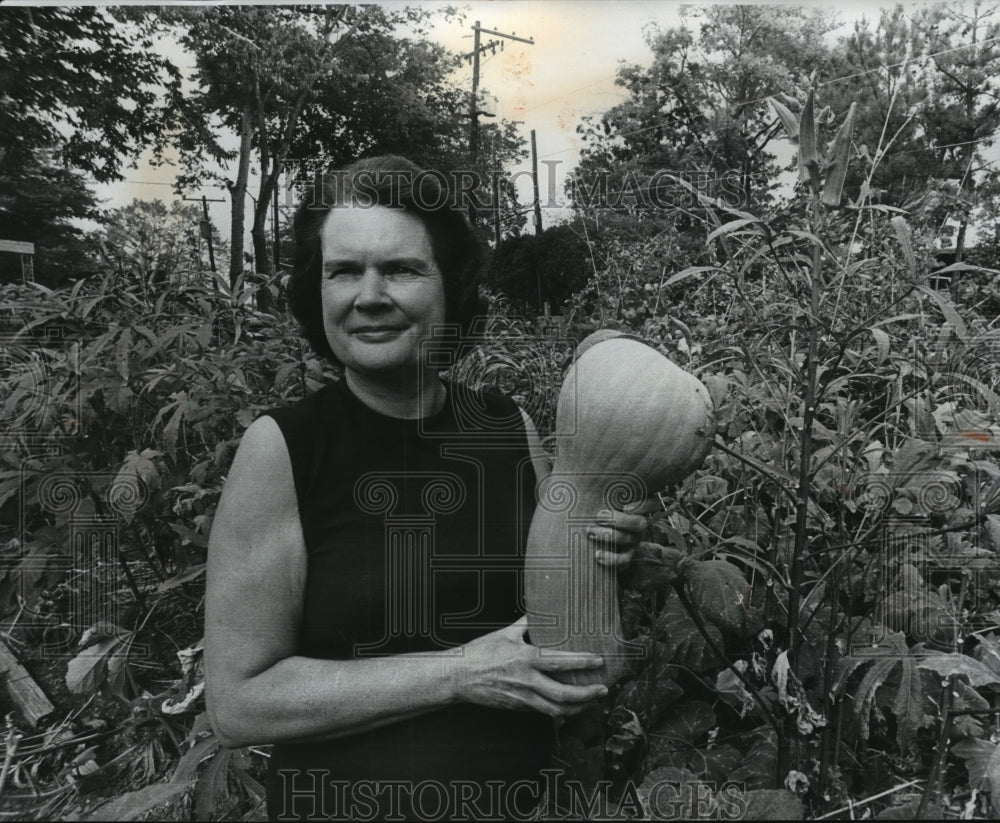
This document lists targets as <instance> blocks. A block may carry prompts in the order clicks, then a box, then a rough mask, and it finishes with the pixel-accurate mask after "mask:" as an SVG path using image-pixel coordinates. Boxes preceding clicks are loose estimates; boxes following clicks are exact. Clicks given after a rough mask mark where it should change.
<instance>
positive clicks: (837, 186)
mask: <svg viewBox="0 0 1000 823" xmlns="http://www.w3.org/2000/svg"><path fill="white" fill-rule="evenodd" d="M857 108H858V104H857V103H851V107H850V109H848V110H847V117H845V118H844V122H843V123H842V124H841V126H840V129H839V130H838V131H837V136H836V137H835V138H834V139H833V146H832V147H831V149H830V159H831V161H832V167H831V168H830V169H829V171H827V175H826V183H825V184H824V185H823V195H822V197H821V200H822V203H823V205H824V206H829V207H830V208H836V207H837V206H839V205H840V200H841V197H842V195H843V191H844V180H845V178H846V177H847V167H848V165H849V164H850V162H851V141H852V140H853V139H854V114H855V112H856V111H857Z"/></svg>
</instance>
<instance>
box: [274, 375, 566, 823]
mask: <svg viewBox="0 0 1000 823" xmlns="http://www.w3.org/2000/svg"><path fill="white" fill-rule="evenodd" d="M445 386H446V388H447V399H446V401H445V404H444V406H443V408H442V410H441V411H440V412H439V413H437V414H435V415H432V416H431V417H426V418H422V419H419V420H403V419H399V418H394V417H388V416H386V415H383V414H380V413H378V412H376V411H374V410H372V409H370V408H369V407H368V406H366V405H365V404H364V403H362V402H361V401H360V400H359V399H358V398H357V397H355V396H354V394H353V393H352V392H351V391H350V389H349V388H348V387H347V383H346V381H345V380H340V381H337V382H334V383H331V384H330V385H328V386H326V387H324V388H323V389H321V390H319V391H318V392H316V393H314V394H312V395H310V396H309V397H307V398H305V399H304V400H302V401H300V402H298V403H296V404H295V405H292V406H288V407H285V408H281V409H275V410H272V411H269V412H266V414H268V415H269V416H271V417H272V418H274V420H275V421H276V422H277V424H278V426H279V428H280V429H281V432H282V434H283V435H284V438H285V443H286V445H287V447H288V453H289V456H290V459H291V464H292V472H293V475H294V479H295V490H296V496H297V499H298V506H299V513H300V518H301V521H302V529H303V533H304V537H305V545H306V549H307V553H308V576H307V581H306V595H305V604H304V610H303V618H302V626H301V633H300V640H299V649H298V652H299V653H300V654H302V655H305V656H308V657H316V658H326V659H339V660H351V659H356V658H362V657H366V656H382V655H396V654H404V653H414V652H429V651H440V650H442V649H448V648H451V647H457V646H459V645H461V644H463V643H467V642H469V641H470V640H473V639H474V638H476V637H479V636H481V635H484V634H487V633H489V632H491V631H494V630H496V629H499V628H502V627H504V626H508V625H510V624H511V623H513V622H514V621H515V620H517V619H518V618H519V617H520V616H521V615H522V614H524V611H525V607H524V591H523V581H522V574H521V572H522V569H523V563H524V547H525V543H526V539H527V533H528V528H529V526H530V523H531V516H532V514H533V512H534V505H535V503H534V485H535V475H534V469H533V466H532V464H531V460H530V457H529V453H528V445H527V438H526V435H525V431H524V424H523V421H522V419H521V415H520V412H519V410H518V408H517V406H516V405H515V404H514V402H513V401H511V400H510V399H509V398H507V397H504V396H503V395H501V394H499V393H495V392H490V391H473V390H470V389H467V388H465V387H464V386H462V385H460V384H453V383H450V382H446V383H445ZM552 743H553V731H552V723H551V720H550V719H549V718H547V717H545V716H544V715H542V714H539V713H532V712H513V711H503V710H497V709H489V708H486V707H482V706H477V705H473V704H457V705H454V706H450V707H446V708H442V709H439V710H437V711H434V712H429V713H427V714H424V715H421V716H419V717H416V718H413V719H410V720H405V721H401V722H399V723H394V724H390V725H387V726H383V727H381V728H379V729H375V730H374V731H371V732H368V733H365V734H359V735H353V736H350V737H345V738H342V739H340V740H335V741H329V742H322V743H310V744H294V745H293V744H277V745H275V746H274V747H273V750H272V754H271V760H270V765H269V769H268V775H267V805H268V816H269V817H270V818H271V819H285V820H291V819H327V820H329V819H338V818H339V819H351V818H353V817H366V818H367V819H382V818H386V817H388V818H389V819H396V820H401V819H420V818H422V817H424V818H425V817H428V816H434V817H436V816H437V812H436V810H437V808H438V805H439V803H440V801H441V798H442V797H443V798H444V801H445V802H447V803H448V804H449V805H450V808H447V809H446V812H447V814H445V815H444V818H438V819H448V818H450V817H452V816H454V815H455V813H457V814H458V815H459V816H461V815H462V814H463V813H464V814H465V815H469V816H473V817H475V816H478V814H479V813H481V814H482V815H483V816H491V815H492V816H493V817H494V818H496V817H498V816H500V817H502V816H505V815H504V812H505V811H507V812H509V813H512V814H515V815H523V814H525V813H526V812H527V811H530V807H531V806H533V805H534V802H535V798H537V796H538V795H537V792H536V793H535V794H534V795H533V794H532V792H531V791H530V790H528V789H524V788H522V790H519V791H513V792H511V791H506V790H507V789H509V788H510V787H515V788H516V787H517V786H516V785H515V784H517V785H521V786H522V787H523V786H524V785H525V784H523V783H522V784H518V783H517V782H518V781H525V780H529V781H535V780H537V779H538V773H539V770H540V769H542V768H544V767H545V765H546V763H547V761H548V758H549V756H550V754H551V748H552ZM311 770H312V771H311ZM317 770H318V771H317ZM400 781H401V783H400ZM432 784H438V785H432ZM399 786H402V788H399ZM439 786H440V788H439ZM394 787H396V788H394ZM461 796H464V797H465V798H466V800H469V799H470V798H473V797H476V798H479V801H478V805H475V804H474V805H473V806H472V807H471V808H469V807H466V808H464V809H461V808H460V809H455V808H454V805H455V803H456V801H457V800H458V798H459V797H461ZM498 802H499V803H500V804H501V808H493V807H494V806H496V805H497V803H498ZM504 805H506V808H505V807H504ZM373 812H374V815H372V813H373ZM313 815H315V817H313Z"/></svg>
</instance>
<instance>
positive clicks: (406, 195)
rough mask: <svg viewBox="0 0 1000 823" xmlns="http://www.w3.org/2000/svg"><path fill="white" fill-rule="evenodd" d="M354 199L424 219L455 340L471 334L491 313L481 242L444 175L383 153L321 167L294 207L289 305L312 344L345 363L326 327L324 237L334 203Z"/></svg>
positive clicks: (341, 204) (332, 359)
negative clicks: (331, 168)
mask: <svg viewBox="0 0 1000 823" xmlns="http://www.w3.org/2000/svg"><path fill="white" fill-rule="evenodd" d="M352 205H353V206H358V207H362V208H370V207H372V206H386V207H388V208H394V209H402V210H404V211H406V212H408V213H409V214H412V215H413V216H414V217H416V218H417V219H418V220H420V222H421V223H422V224H423V226H424V228H425V229H426V230H427V234H428V235H429V237H430V241H431V249H432V251H433V253H434V260H435V262H436V263H437V265H438V268H439V269H440V270H441V277H442V280H443V281H444V301H445V322H446V323H448V324H452V325H454V326H457V328H458V336H457V338H454V339H455V341H456V342H461V341H464V340H467V339H469V337H470V335H471V333H472V326H473V320H474V319H475V318H476V317H477V316H481V315H485V314H486V307H487V303H486V300H485V298H483V297H481V296H480V294H479V277H480V267H481V265H482V249H481V248H480V245H479V241H478V240H477V239H476V236H475V234H474V233H473V231H472V228H471V227H470V226H469V223H468V221H467V220H466V218H465V215H463V214H462V212H461V211H459V209H458V205H459V204H457V202H456V197H455V192H454V190H453V187H452V185H451V184H450V182H449V179H448V177H447V176H446V175H444V174H442V173H441V172H438V171H431V170H426V171H425V170H423V169H421V168H420V167H419V166H417V165H416V164H415V163H412V162H411V161H409V160H407V159H406V158H405V157H399V156H396V155H383V156H381V157H372V158H368V159H366V160H359V161H358V162H357V163H355V164H353V165H352V166H350V167H348V168H347V169H344V170H342V171H337V172H325V173H323V174H322V175H321V177H320V179H318V180H316V181H315V182H314V184H313V186H312V187H311V189H310V190H308V191H307V192H306V196H305V197H304V198H303V200H302V203H301V204H300V205H299V208H298V210H297V211H296V213H295V222H294V225H293V231H294V235H295V268H294V270H293V272H292V275H291V277H290V278H289V280H288V289H287V294H288V304H289V308H290V309H291V311H292V315H293V316H294V317H295V319H296V320H298V322H299V325H300V326H301V328H302V334H303V336H304V337H305V338H306V340H308V341H309V344H310V346H312V348H313V350H314V351H315V352H316V353H317V354H318V355H320V356H321V357H324V358H326V359H327V360H329V361H330V362H331V363H333V364H334V365H340V364H339V361H338V360H337V358H336V357H335V356H334V353H333V350H332V349H331V348H330V343H329V342H328V341H327V338H326V332H325V330H324V328H323V306H322V302H321V300H320V283H321V278H322V270H323V251H322V245H321V237H320V235H321V232H322V229H323V225H324V223H325V222H326V218H327V216H328V215H329V214H330V211H331V209H334V208H342V207H344V206H352Z"/></svg>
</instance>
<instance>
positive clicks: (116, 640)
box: [66, 636, 127, 695]
mask: <svg viewBox="0 0 1000 823" xmlns="http://www.w3.org/2000/svg"><path fill="white" fill-rule="evenodd" d="M126 639H127V636H124V637H123V636H119V637H108V638H105V639H104V640H101V641H99V642H97V643H94V644H92V645H90V646H88V647H87V648H86V649H84V650H83V651H82V652H80V654H78V655H77V656H76V657H74V658H73V659H72V660H70V661H69V665H68V666H67V667H66V687H67V688H68V689H69V690H70V691H71V692H73V694H87V695H89V694H93V693H94V692H95V691H97V690H98V689H99V688H100V687H101V686H102V685H103V684H104V679H105V677H107V674H108V658H109V657H110V656H111V655H113V654H114V653H115V652H116V651H118V650H119V649H120V647H121V645H122V644H123V643H124V642H125V640H126Z"/></svg>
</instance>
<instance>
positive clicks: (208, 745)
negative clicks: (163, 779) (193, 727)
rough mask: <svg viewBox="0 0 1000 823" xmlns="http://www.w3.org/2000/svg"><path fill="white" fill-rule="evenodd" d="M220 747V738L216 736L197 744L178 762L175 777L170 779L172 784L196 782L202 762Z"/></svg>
mask: <svg viewBox="0 0 1000 823" xmlns="http://www.w3.org/2000/svg"><path fill="white" fill-rule="evenodd" d="M220 745H222V744H221V743H220V742H219V738H217V737H216V736H215V735H214V734H213V735H210V736H209V737H206V738H204V739H203V740H199V741H198V742H197V743H195V744H194V745H193V746H192V747H191V748H190V749H188V750H187V751H186V752H185V753H184V756H183V757H182V758H181V759H180V760H178V761H177V766H176V767H175V768H174V773H173V776H172V777H171V778H170V780H171V782H172V783H186V782H188V781H191V780H194V778H195V777H196V776H197V774H198V766H199V765H200V764H201V761H202V760H204V759H205V758H206V757H208V756H209V755H211V754H213V753H214V752H215V750H216V749H218V748H219V746H220Z"/></svg>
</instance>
